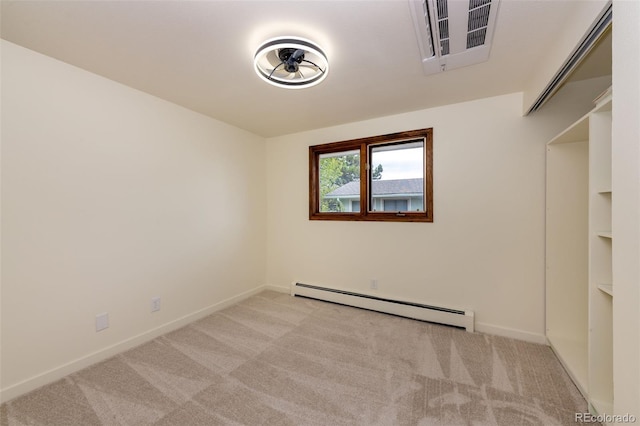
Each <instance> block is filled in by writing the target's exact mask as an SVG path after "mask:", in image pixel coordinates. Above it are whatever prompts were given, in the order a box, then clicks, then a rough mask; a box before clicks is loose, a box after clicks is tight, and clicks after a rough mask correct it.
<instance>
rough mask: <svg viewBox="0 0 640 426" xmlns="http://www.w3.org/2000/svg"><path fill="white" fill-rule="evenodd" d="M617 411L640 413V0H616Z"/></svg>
mask: <svg viewBox="0 0 640 426" xmlns="http://www.w3.org/2000/svg"><path fill="white" fill-rule="evenodd" d="M613 16H614V18H613V19H614V25H613V52H612V54H613V129H612V133H613V137H612V153H611V154H612V158H611V161H612V170H613V173H612V190H613V199H612V201H613V204H612V227H613V228H612V231H613V236H614V244H613V265H612V266H613V284H614V286H615V287H614V298H613V345H614V350H613V356H614V359H613V362H614V371H613V383H614V412H615V413H616V414H621V415H624V414H627V413H629V414H633V415H635V416H636V418H640V120H639V118H640V79H639V78H638V76H639V75H640V2H637V1H614V2H613Z"/></svg>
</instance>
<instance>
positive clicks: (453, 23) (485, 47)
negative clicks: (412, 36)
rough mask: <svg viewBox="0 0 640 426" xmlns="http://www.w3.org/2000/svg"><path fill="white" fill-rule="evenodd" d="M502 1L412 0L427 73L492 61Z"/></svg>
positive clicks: (419, 43)
mask: <svg viewBox="0 0 640 426" xmlns="http://www.w3.org/2000/svg"><path fill="white" fill-rule="evenodd" d="M499 1H500V0H468V1H465V0H409V4H410V9H411V14H412V16H413V22H414V26H415V29H416V36H417V37H418V45H419V46H420V53H421V55H422V66H423V68H424V73H425V74H435V73H438V72H442V71H446V70H450V69H454V68H460V67H465V66H467V65H473V64H477V63H480V62H484V61H486V60H487V59H489V51H490V50H491V39H492V37H493V29H494V26H495V22H496V15H497V13H498V3H499Z"/></svg>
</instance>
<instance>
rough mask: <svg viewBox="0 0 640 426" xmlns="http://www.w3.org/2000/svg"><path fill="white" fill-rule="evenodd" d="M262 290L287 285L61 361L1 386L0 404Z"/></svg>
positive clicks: (230, 300)
mask: <svg viewBox="0 0 640 426" xmlns="http://www.w3.org/2000/svg"><path fill="white" fill-rule="evenodd" d="M263 290H274V291H284V292H286V293H288V292H289V288H287V287H276V286H266V285H262V286H259V287H257V288H255V289H252V290H249V291H245V292H243V293H240V294H238V295H236V296H233V297H230V298H228V299H225V300H222V301H220V302H218V303H214V304H213V305H210V306H207V307H206V308H203V309H200V310H198V311H196V312H193V313H191V314H188V315H185V316H183V317H181V318H178V319H175V320H173V321H170V322H168V323H166V324H163V325H161V326H159V327H156V328H153V329H151V330H149V331H146V332H144V333H141V334H138V335H137V336H133V337H130V338H128V339H126V340H123V341H121V342H119V343H116V344H114V345H111V346H108V347H106V348H104V349H101V350H99V351H97V352H93V353H91V354H88V355H86V356H83V357H81V358H78V359H75V360H73V361H70V362H68V363H66V364H63V365H61V366H59V367H56V368H53V369H51V370H48V371H45V372H44V373H41V374H38V375H36V376H33V377H31V378H29V379H26V380H23V381H22V382H19V383H16V384H14V385H11V386H8V387H6V388H4V389H0V403H3V402H7V401H9V400H11V399H13V398H16V397H18V396H20V395H23V394H25V393H27V392H30V391H32V390H35V389H38V388H39V387H41V386H44V385H47V384H49V383H53V382H55V381H56V380H59V379H61V378H63V377H65V376H67V375H69V374H72V373H75V372H77V371H80V370H82V369H83V368H86V367H89V366H91V365H93V364H96V363H98V362H100V361H104V360H105V359H108V358H111V357H112V356H114V355H117V354H119V353H122V352H124V351H126V350H129V349H132V348H134V347H136V346H140V345H141V344H143V343H146V342H149V341H151V340H153V339H155V338H156V337H158V336H161V335H163V334H166V333H168V332H170V331H173V330H177V329H178V328H181V327H184V326H185V325H187V324H190V323H192V322H194V321H197V320H199V319H201V318H204V317H206V316H208V315H211V314H212V313H214V312H216V311H219V310H221V309H224V308H226V307H228V306H231V305H234V304H236V303H238V302H240V301H242V300H244V299H246V298H248V297H251V296H253V295H254V294H257V293H259V292H261V291H263Z"/></svg>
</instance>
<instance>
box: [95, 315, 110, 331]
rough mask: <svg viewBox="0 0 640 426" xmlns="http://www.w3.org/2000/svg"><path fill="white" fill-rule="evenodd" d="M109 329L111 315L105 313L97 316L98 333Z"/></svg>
mask: <svg viewBox="0 0 640 426" xmlns="http://www.w3.org/2000/svg"><path fill="white" fill-rule="evenodd" d="M105 328H109V314H108V313H106V312H105V313H103V314H98V315H96V331H102V330H104V329H105Z"/></svg>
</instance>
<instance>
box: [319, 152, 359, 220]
mask: <svg viewBox="0 0 640 426" xmlns="http://www.w3.org/2000/svg"><path fill="white" fill-rule="evenodd" d="M319 180H320V211H321V212H323V213H324V212H353V211H355V212H359V211H360V151H358V150H353V151H343V152H337V153H330V154H321V155H320V158H319Z"/></svg>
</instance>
